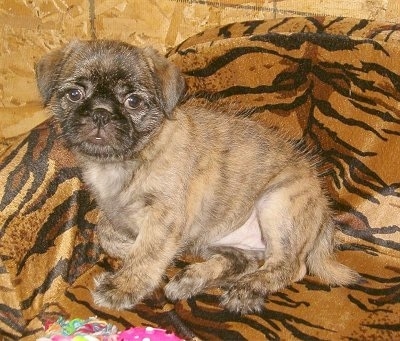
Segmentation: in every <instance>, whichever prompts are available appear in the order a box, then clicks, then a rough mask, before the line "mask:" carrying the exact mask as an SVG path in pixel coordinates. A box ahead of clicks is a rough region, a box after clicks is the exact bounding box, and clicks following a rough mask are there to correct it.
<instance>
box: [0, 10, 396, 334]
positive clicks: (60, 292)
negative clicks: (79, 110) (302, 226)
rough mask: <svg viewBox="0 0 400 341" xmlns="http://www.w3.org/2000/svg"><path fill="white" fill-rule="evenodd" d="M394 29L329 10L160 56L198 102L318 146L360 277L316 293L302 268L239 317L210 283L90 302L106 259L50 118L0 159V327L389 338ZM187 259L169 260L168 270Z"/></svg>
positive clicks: (344, 254) (91, 209)
mask: <svg viewBox="0 0 400 341" xmlns="http://www.w3.org/2000/svg"><path fill="white" fill-rule="evenodd" d="M396 30H397V32H396ZM398 30H399V28H398V27H395V26H393V25H390V24H385V23H377V22H370V21H366V20H360V21H358V20H354V19H353V20H352V19H343V18H318V17H312V18H286V19H282V20H271V21H253V22H246V23H237V24H232V25H227V26H224V27H219V28H216V29H211V30H208V31H205V32H203V33H201V34H199V35H197V36H194V37H192V38H189V39H188V40H186V41H185V42H183V43H182V44H180V45H179V46H178V47H176V48H175V49H174V50H172V51H170V52H169V54H168V58H170V59H171V60H172V61H174V62H175V63H176V64H178V65H179V66H180V67H181V68H182V70H183V72H184V73H185V76H186V78H187V82H188V86H189V92H190V93H191V94H193V95H195V96H196V97H197V98H198V101H199V102H200V103H201V102H210V101H213V102H215V101H217V102H218V103H220V104H221V105H225V104H227V105H231V106H233V107H235V108H239V115H247V116H250V117H252V118H253V119H255V120H258V121H260V122H261V123H262V124H268V125H272V126H276V127H278V128H280V129H282V130H284V131H285V134H287V135H289V136H291V137H293V138H303V139H304V140H305V141H306V142H307V143H308V144H311V145H313V146H315V148H317V149H319V150H320V151H321V153H322V154H323V157H324V162H323V164H322V167H323V170H324V176H323V177H322V179H321V181H323V182H324V184H325V185H326V188H327V190H328V191H329V193H330V195H331V197H332V206H333V208H334V209H335V211H336V214H337V215H336V220H337V226H338V233H337V237H338V249H339V251H338V258H339V260H340V261H342V262H343V263H345V264H346V265H349V266H351V267H353V268H354V269H356V270H357V271H359V272H360V273H361V274H362V275H363V276H364V277H365V279H366V282H365V283H361V284H358V285H355V286H353V287H352V288H330V287H328V286H325V285H322V284H321V283H319V282H318V280H317V279H316V278H314V277H311V276H308V277H306V278H305V279H304V280H302V281H300V282H298V283H296V284H294V285H292V286H290V287H288V288H286V289H285V290H282V291H280V292H278V293H276V294H273V295H270V296H269V297H268V299H267V300H266V303H265V309H264V310H263V311H262V312H261V313H258V314H250V315H244V316H237V315H233V314H230V313H228V312H226V311H224V310H223V309H222V308H221V307H219V304H218V302H219V294H220V292H219V290H218V289H213V290H209V291H208V292H206V293H204V294H201V295H198V296H196V297H194V298H191V299H189V300H187V301H180V302H177V303H175V304H172V303H168V302H165V300H164V298H163V295H162V293H160V292H156V293H155V294H154V295H153V296H152V297H150V298H149V299H148V300H146V302H144V303H143V304H140V305H138V306H137V307H136V308H135V309H133V310H131V311H124V312H116V311H112V310H108V309H102V308H99V307H97V306H95V305H94V304H93V301H92V298H91V295H90V289H91V288H93V281H92V278H93V276H94V274H97V273H99V272H100V271H103V270H104V269H108V268H111V267H113V266H115V261H114V260H112V259H110V258H109V257H107V256H105V255H104V254H102V252H101V250H100V249H99V246H98V243H97V240H96V236H95V233H94V227H95V224H96V220H97V208H96V204H95V202H94V200H93V198H92V197H91V196H90V194H89V192H88V191H87V188H86V187H85V185H83V184H82V182H81V180H80V173H79V169H78V168H77V165H76V163H75V161H74V158H73V156H72V155H71V153H70V152H68V151H67V150H66V149H65V147H64V146H63V144H62V140H61V139H60V138H59V131H58V128H57V125H56V124H55V122H54V121H53V120H52V119H50V120H48V121H46V122H45V123H44V124H42V125H41V126H39V127H38V128H36V129H34V130H33V131H31V132H30V133H29V134H27V135H26V136H21V137H19V138H17V139H15V140H14V141H12V144H11V146H10V147H8V148H6V149H5V151H4V152H3V154H2V155H1V163H0V210H1V215H0V228H1V230H0V257H1V258H0V261H1V263H0V332H1V333H2V334H3V335H4V336H5V337H8V338H11V339H24V340H31V339H35V338H36V337H37V336H39V335H42V334H43V324H44V323H45V321H46V320H55V319H56V318H57V317H58V316H59V315H63V316H64V317H65V318H73V317H80V318H86V317H89V316H94V315H96V316H98V317H99V318H102V319H106V320H107V321H109V322H111V323H115V324H117V325H118V327H120V328H128V327H129V326H131V325H136V326H137V325H152V326H159V327H162V328H166V329H171V330H174V331H175V332H176V333H178V334H179V335H181V336H182V337H184V338H186V339H191V338H194V337H195V336H197V337H199V338H201V339H204V340H261V339H264V338H266V339H281V340H339V339H344V340H395V339H400V323H399V314H400V304H399V294H400V292H399V286H400V280H399V278H400V277H399V272H400V246H399V243H400V227H399V222H398V217H399V210H400V199H399V196H400V195H399V184H400V181H399V171H398V170H399V168H400V167H399V159H398V157H397V156H398V155H399V154H400V115H399V113H400V109H399V104H398V103H399V99H400V63H399V62H398V55H399V52H400V51H399V41H398V39H397V38H396V37H399V35H398V33H399V31H398ZM191 261H193V260H192V259H190V258H182V259H179V260H177V262H176V263H175V265H174V266H173V267H172V266H171V268H170V270H169V271H168V276H171V275H172V274H173V273H175V272H176V271H177V269H179V268H182V267H183V266H185V265H186V264H188V263H190V262H191ZM166 280H167V279H166Z"/></svg>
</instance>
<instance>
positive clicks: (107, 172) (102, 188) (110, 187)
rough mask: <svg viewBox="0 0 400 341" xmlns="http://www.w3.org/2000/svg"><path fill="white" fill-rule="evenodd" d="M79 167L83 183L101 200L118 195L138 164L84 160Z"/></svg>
mask: <svg viewBox="0 0 400 341" xmlns="http://www.w3.org/2000/svg"><path fill="white" fill-rule="evenodd" d="M81 165H82V173H83V177H84V180H85V182H86V183H87V184H88V185H89V186H90V187H91V189H92V191H93V192H94V194H95V195H96V197H97V199H100V200H101V199H105V198H110V197H113V196H116V195H118V193H120V192H121V191H122V190H123V188H125V187H126V186H127V185H128V184H129V182H130V180H131V179H132V177H133V176H134V173H135V171H136V169H137V168H138V167H139V166H140V162H139V161H136V160H129V161H118V162H117V161H115V162H96V161H92V160H88V159H86V160H84V161H83V162H82V163H81Z"/></svg>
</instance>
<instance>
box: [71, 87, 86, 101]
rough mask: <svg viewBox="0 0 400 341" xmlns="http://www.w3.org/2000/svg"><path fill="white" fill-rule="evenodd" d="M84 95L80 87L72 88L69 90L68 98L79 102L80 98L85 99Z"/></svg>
mask: <svg viewBox="0 0 400 341" xmlns="http://www.w3.org/2000/svg"><path fill="white" fill-rule="evenodd" d="M83 97H84V93H83V91H82V90H80V89H70V90H68V92H67V98H68V99H69V100H70V101H71V102H79V101H80V100H82V99H83Z"/></svg>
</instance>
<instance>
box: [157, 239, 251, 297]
mask: <svg viewBox="0 0 400 341" xmlns="http://www.w3.org/2000/svg"><path fill="white" fill-rule="evenodd" d="M202 256H204V257H205V258H206V260H205V261H204V262H200V263H194V264H191V265H189V266H187V267H186V268H184V269H183V270H182V271H180V272H179V273H178V274H177V275H175V276H174V277H173V278H172V279H171V281H170V282H169V283H168V284H167V285H166V287H165V288H164V291H165V295H166V297H167V298H169V299H170V300H173V301H174V300H180V299H187V298H189V297H191V296H194V295H196V294H198V293H200V292H201V291H203V290H204V289H206V288H209V287H213V286H230V285H231V283H232V282H233V281H235V280H236V279H238V278H240V277H241V276H243V275H244V274H246V273H249V272H252V271H255V270H256V269H257V268H258V261H257V258H256V257H255V255H252V254H251V253H249V252H246V251H244V250H241V249H238V248H235V247H229V246H212V247H209V248H207V249H206V250H205V251H204V252H203V253H202Z"/></svg>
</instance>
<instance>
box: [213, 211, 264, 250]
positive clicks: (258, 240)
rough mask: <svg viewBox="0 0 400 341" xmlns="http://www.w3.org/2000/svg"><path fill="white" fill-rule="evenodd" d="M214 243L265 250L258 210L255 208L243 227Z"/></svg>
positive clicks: (245, 248)
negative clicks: (257, 214)
mask: <svg viewBox="0 0 400 341" xmlns="http://www.w3.org/2000/svg"><path fill="white" fill-rule="evenodd" d="M212 244H213V245H221V246H232V247H237V248H239V249H244V250H253V251H264V250H265V244H264V243H263V240H262V235H261V230H260V226H259V224H258V220H257V216H256V211H255V210H253V212H252V213H251V215H250V217H249V219H247V221H246V222H245V223H244V224H243V225H242V226H241V227H239V228H238V229H237V230H235V231H233V232H232V233H230V234H228V235H226V236H225V237H223V238H221V239H219V240H217V241H215V242H213V243H212Z"/></svg>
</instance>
